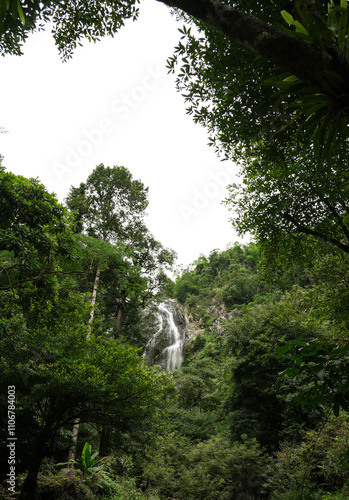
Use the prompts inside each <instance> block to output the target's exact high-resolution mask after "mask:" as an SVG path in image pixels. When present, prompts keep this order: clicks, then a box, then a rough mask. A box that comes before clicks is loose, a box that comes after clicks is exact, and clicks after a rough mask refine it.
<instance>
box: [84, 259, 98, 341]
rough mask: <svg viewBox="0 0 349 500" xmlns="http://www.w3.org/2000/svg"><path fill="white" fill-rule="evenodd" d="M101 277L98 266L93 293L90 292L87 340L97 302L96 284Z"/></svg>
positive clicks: (89, 335)
mask: <svg viewBox="0 0 349 500" xmlns="http://www.w3.org/2000/svg"><path fill="white" fill-rule="evenodd" d="M100 275H101V266H100V265H98V267H97V269H96V276H95V281H94V283H93V291H92V299H91V306H92V307H91V314H90V319H89V321H88V322H89V325H90V327H89V333H88V335H87V338H88V339H89V338H90V337H91V329H92V321H93V318H94V314H95V305H96V300H97V291H98V283H99V277H100Z"/></svg>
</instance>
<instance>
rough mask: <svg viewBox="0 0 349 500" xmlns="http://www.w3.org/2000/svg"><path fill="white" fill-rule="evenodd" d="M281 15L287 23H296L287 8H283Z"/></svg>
mask: <svg viewBox="0 0 349 500" xmlns="http://www.w3.org/2000/svg"><path fill="white" fill-rule="evenodd" d="M281 15H282V17H283V18H284V20H285V21H286V23H287V24H291V25H292V26H294V25H295V20H294V19H293V16H292V15H291V14H289V13H288V12H287V11H286V10H282V11H281Z"/></svg>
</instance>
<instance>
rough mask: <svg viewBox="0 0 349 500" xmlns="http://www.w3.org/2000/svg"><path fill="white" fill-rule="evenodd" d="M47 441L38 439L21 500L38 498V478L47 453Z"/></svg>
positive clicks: (20, 496)
mask: <svg viewBox="0 0 349 500" xmlns="http://www.w3.org/2000/svg"><path fill="white" fill-rule="evenodd" d="M45 450H46V441H45V439H44V438H41V439H38V444H37V446H36V451H35V454H34V456H33V458H32V459H31V461H30V464H29V469H28V474H27V477H26V478H25V480H24V483H23V487H22V491H21V494H20V495H19V500H34V499H35V497H36V488H37V477H38V473H39V470H40V465H41V462H42V459H43V458H44V457H45V455H46V453H45Z"/></svg>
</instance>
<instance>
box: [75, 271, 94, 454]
mask: <svg viewBox="0 0 349 500" xmlns="http://www.w3.org/2000/svg"><path fill="white" fill-rule="evenodd" d="M100 275H101V266H100V265H98V266H97V269H96V276H95V281H94V283H93V290H92V299H91V314H90V319H89V320H88V322H89V329H88V334H87V339H90V338H91V331H92V321H93V317H94V314H95V305H96V300H97V291H98V283H99V277H100ZM79 426H80V420H79V419H76V420H75V423H74V426H73V430H72V435H71V446H70V448H69V453H68V462H70V461H71V460H75V457H76V446H77V444H78V435H79Z"/></svg>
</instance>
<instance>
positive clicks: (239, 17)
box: [157, 0, 346, 94]
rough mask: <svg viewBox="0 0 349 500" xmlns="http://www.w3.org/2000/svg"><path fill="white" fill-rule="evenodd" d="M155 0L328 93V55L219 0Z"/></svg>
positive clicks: (334, 64) (332, 66) (332, 65)
mask: <svg viewBox="0 0 349 500" xmlns="http://www.w3.org/2000/svg"><path fill="white" fill-rule="evenodd" d="M157 1H158V2H162V3H164V4H165V5H167V6H169V7H175V8H179V9H180V10H182V11H184V12H185V13H187V14H189V15H191V16H193V17H195V18H196V19H198V20H200V21H203V22H205V23H206V24H207V25H208V26H210V27H212V28H214V29H216V30H218V31H220V32H221V33H223V34H224V35H226V36H227V37H229V38H230V39H231V40H233V41H234V42H236V43H238V44H239V45H243V46H244V47H247V48H249V49H251V50H252V51H254V52H255V53H256V54H259V55H260V56H262V57H263V58H265V59H267V60H269V61H270V62H271V63H273V64H275V65H276V66H278V67H280V68H282V69H283V70H285V71H288V72H290V73H292V74H294V75H296V76H297V77H298V78H300V79H301V80H302V81H303V82H305V83H307V84H309V85H311V86H312V87H313V88H315V89H317V90H319V91H320V92H323V93H325V94H328V92H329V84H330V82H329V78H330V77H329V75H328V72H333V71H335V72H336V73H338V70H339V67H338V61H337V60H334V58H333V56H332V55H331V54H329V53H327V52H325V51H323V50H321V49H320V48H319V47H316V46H315V45H312V44H310V43H307V42H305V41H303V40H301V39H298V38H296V37H293V36H291V35H289V34H287V33H286V32H284V31H282V30H281V29H278V28H276V27H275V26H272V25H271V24H268V23H267V22H265V21H262V20H261V19H259V18H257V17H255V16H252V15H250V14H246V13H245V12H242V11H240V10H238V9H235V8H233V7H230V6H229V5H227V4H225V3H224V2H221V1H219V0H157ZM280 21H281V16H280ZM344 72H346V69H345V68H343V69H342V73H344ZM342 76H345V75H342Z"/></svg>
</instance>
